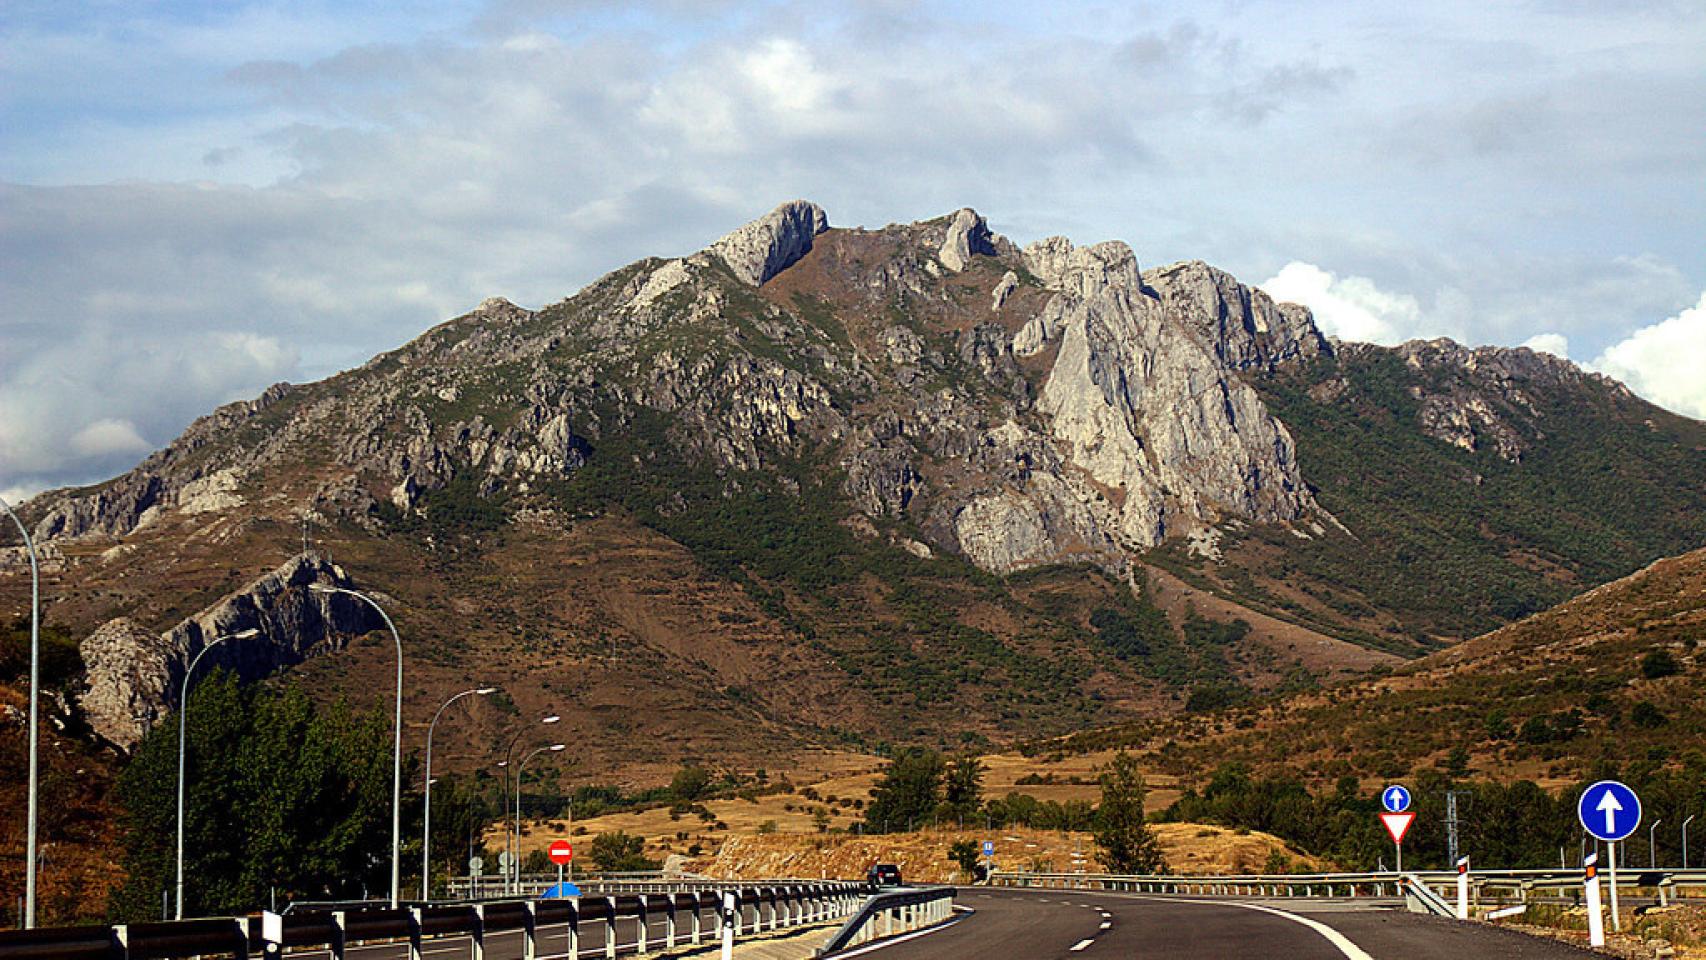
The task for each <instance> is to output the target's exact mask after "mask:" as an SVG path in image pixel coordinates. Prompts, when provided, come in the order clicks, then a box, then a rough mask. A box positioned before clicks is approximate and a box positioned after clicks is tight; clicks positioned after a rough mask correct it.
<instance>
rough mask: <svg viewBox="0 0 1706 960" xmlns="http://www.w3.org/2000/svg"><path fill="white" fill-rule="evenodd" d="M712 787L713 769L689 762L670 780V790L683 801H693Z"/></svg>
mask: <svg viewBox="0 0 1706 960" xmlns="http://www.w3.org/2000/svg"><path fill="white" fill-rule="evenodd" d="M710 789H711V771H709V770H707V769H705V768H704V767H701V766H699V765H698V764H688V765H687V766H684V767H682V768H681V769H680V770H677V771H675V777H674V778H673V779H671V780H670V781H669V792H670V794H671V795H672V796H674V797H675V798H676V799H677V800H680V801H682V802H683V803H693V802H694V801H696V800H698V799H699V798H701V797H703V796H704V795H705V794H706V792H708V791H709V790H710Z"/></svg>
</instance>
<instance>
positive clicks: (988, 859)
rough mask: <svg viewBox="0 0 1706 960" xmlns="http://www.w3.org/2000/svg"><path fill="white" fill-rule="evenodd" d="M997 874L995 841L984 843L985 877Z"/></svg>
mask: <svg viewBox="0 0 1706 960" xmlns="http://www.w3.org/2000/svg"><path fill="white" fill-rule="evenodd" d="M994 872H995V841H994V840H985V841H983V875H984V876H985V877H988V876H989V875H990V874H992V873H994Z"/></svg>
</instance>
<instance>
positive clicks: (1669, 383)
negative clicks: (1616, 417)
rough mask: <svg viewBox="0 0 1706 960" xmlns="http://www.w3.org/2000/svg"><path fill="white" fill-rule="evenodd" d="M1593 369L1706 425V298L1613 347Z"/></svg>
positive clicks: (1603, 354) (1600, 358)
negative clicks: (1704, 422) (1704, 421)
mask: <svg viewBox="0 0 1706 960" xmlns="http://www.w3.org/2000/svg"><path fill="white" fill-rule="evenodd" d="M1589 366H1590V367H1591V368H1592V369H1594V370H1598V371H1599V372H1600V373H1604V374H1606V375H1608V376H1613V377H1616V378H1617V379H1619V380H1622V381H1623V382H1624V383H1626V384H1628V385H1629V389H1631V390H1633V391H1635V392H1636V393H1638V394H1640V395H1641V396H1643V397H1645V398H1646V399H1648V400H1651V401H1652V402H1653V403H1656V404H1658V405H1659V406H1661V407H1664V408H1666V409H1668V410H1673V411H1675V412H1677V413H1680V414H1683V415H1685V416H1689V417H1693V418H1695V419H1697V420H1706V293H1702V294H1701V295H1700V302H1699V303H1696V304H1695V305H1694V306H1692V307H1689V308H1688V309H1686V310H1683V311H1682V312H1681V313H1678V314H1677V315H1676V316H1674V317H1671V318H1669V319H1668V320H1662V321H1660V322H1658V323H1655V324H1653V325H1652V326H1650V327H1642V328H1641V329H1639V330H1637V331H1635V332H1634V333H1633V334H1630V335H1629V337H1628V338H1626V339H1624V340H1622V341H1620V342H1618V343H1615V344H1612V345H1611V346H1610V347H1607V348H1606V349H1605V352H1603V353H1601V354H1600V355H1599V356H1598V357H1595V358H1594V361H1593V363H1591V364H1589Z"/></svg>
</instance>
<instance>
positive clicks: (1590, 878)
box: [1582, 852, 1605, 947]
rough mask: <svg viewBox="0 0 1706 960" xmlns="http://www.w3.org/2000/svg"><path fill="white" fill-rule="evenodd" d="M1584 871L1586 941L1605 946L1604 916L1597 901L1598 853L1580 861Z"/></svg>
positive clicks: (1597, 945)
mask: <svg viewBox="0 0 1706 960" xmlns="http://www.w3.org/2000/svg"><path fill="white" fill-rule="evenodd" d="M1582 867H1583V869H1584V870H1585V871H1586V876H1585V877H1584V878H1583V880H1584V882H1585V883H1586V884H1587V900H1588V942H1589V943H1591V944H1592V945H1594V946H1596V947H1603V946H1605V917H1604V916H1603V915H1602V913H1601V909H1600V902H1599V853H1598V852H1594V853H1590V854H1588V855H1587V859H1585V860H1583V861H1582Z"/></svg>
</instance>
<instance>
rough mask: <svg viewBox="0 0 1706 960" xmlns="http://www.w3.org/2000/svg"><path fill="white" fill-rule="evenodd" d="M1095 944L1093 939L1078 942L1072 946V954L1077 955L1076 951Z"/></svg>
mask: <svg viewBox="0 0 1706 960" xmlns="http://www.w3.org/2000/svg"><path fill="white" fill-rule="evenodd" d="M1095 942H1096V941H1095V940H1094V939H1090V940H1080V941H1078V942H1077V943H1075V944H1073V945H1072V952H1073V953H1077V952H1078V951H1080V950H1082V949H1084V948H1085V947H1088V946H1089V945H1090V944H1092V943H1095Z"/></svg>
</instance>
